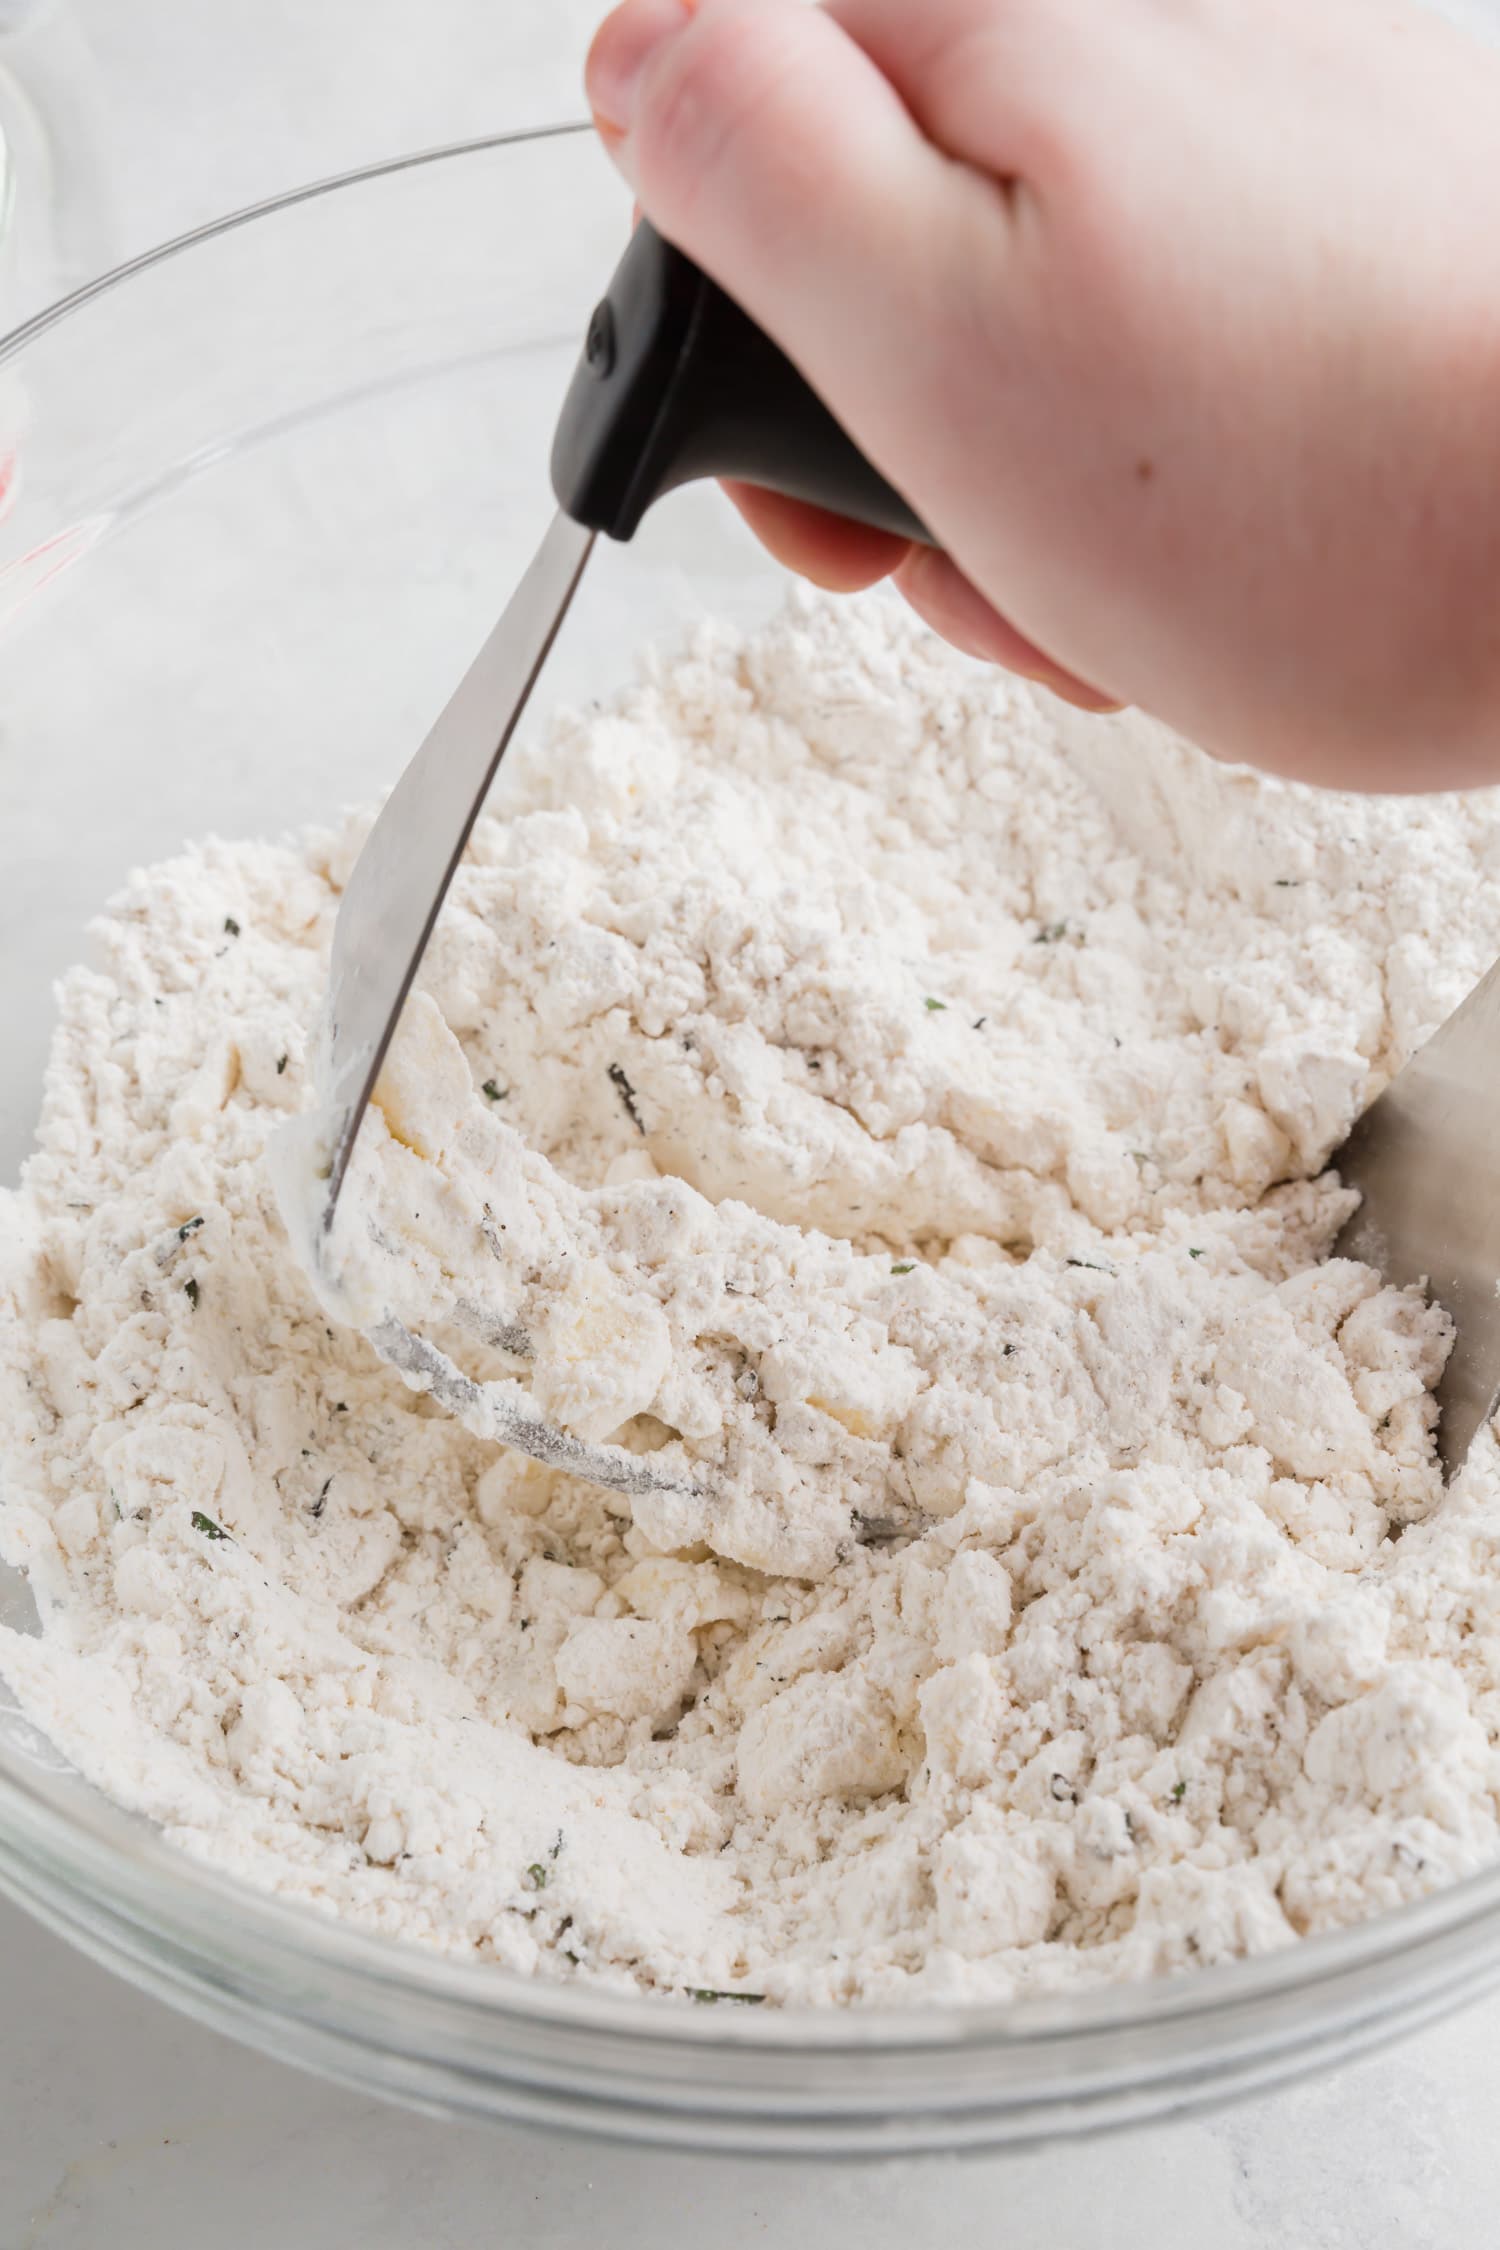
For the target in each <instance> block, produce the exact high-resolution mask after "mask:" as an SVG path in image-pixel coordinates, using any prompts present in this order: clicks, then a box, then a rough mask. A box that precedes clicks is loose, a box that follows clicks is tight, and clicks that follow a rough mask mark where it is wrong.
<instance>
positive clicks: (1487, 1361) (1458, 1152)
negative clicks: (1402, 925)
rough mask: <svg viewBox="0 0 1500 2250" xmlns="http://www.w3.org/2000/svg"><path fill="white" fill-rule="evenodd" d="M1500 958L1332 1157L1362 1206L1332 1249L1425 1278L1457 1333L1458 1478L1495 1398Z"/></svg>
mask: <svg viewBox="0 0 1500 2250" xmlns="http://www.w3.org/2000/svg"><path fill="white" fill-rule="evenodd" d="M1497 1156H1500V962H1497V963H1496V964H1495V966H1494V968H1492V969H1491V970H1490V971H1489V973H1488V975H1487V976H1485V977H1483V978H1482V979H1481V980H1480V982H1479V983H1478V984H1477V985H1475V987H1474V990H1473V991H1472V992H1471V993H1470V994H1469V997H1468V998H1467V1000H1465V1001H1463V1002H1462V1004H1461V1005H1460V1006H1459V1007H1457V1008H1455V1010H1454V1011H1453V1014H1452V1015H1451V1016H1449V1018H1448V1020H1447V1022H1446V1023H1444V1024H1441V1025H1440V1026H1439V1028H1438V1029H1437V1030H1436V1031H1435V1032H1434V1033H1433V1035H1432V1037H1431V1038H1430V1039H1429V1040H1428V1042H1427V1044H1426V1046H1425V1047H1423V1048H1422V1049H1421V1050H1420V1051H1419V1052H1418V1053H1417V1054H1415V1055H1413V1057H1412V1059H1411V1061H1410V1062H1409V1063H1408V1064H1407V1066H1406V1068H1405V1069H1404V1070H1402V1071H1399V1072H1398V1073H1397V1075H1396V1076H1395V1077H1394V1078H1393V1079H1392V1080H1391V1083H1390V1085H1389V1086H1387V1088H1386V1090H1385V1092H1384V1093H1383V1094H1381V1095H1380V1096H1379V1097H1378V1098H1377V1099H1376V1100H1375V1101H1373V1102H1372V1103H1371V1104H1370V1107H1369V1108H1368V1109H1367V1110H1366V1111H1365V1113H1364V1116H1363V1117H1362V1118H1360V1120H1359V1122H1358V1124H1357V1125H1356V1126H1355V1128H1354V1130H1353V1132H1352V1133H1351V1134H1350V1135H1349V1138H1348V1140H1347V1141H1346V1142H1345V1143H1344V1145H1343V1147H1342V1148H1341V1149H1339V1150H1338V1151H1337V1152H1336V1153H1335V1155H1334V1156H1333V1157H1331V1158H1330V1160H1329V1161H1330V1162H1331V1163H1332V1164H1334V1165H1336V1166H1337V1168H1338V1170H1339V1172H1340V1173H1341V1175H1342V1176H1343V1178H1344V1179H1345V1180H1346V1181H1347V1182H1348V1184H1349V1185H1350V1186H1351V1187H1357V1188H1358V1189H1359V1191H1360V1193H1361V1195H1362V1196H1363V1198H1364V1200H1363V1202H1362V1203H1361V1205H1360V1207H1359V1209H1358V1210H1357V1211H1356V1212H1355V1214H1354V1216H1353V1218H1352V1219H1350V1220H1349V1222H1348V1224H1347V1225H1346V1226H1345V1227H1344V1228H1343V1230H1342V1231H1341V1233H1340V1235H1339V1238H1338V1241H1337V1243H1336V1244H1335V1246H1334V1247H1335V1249H1336V1250H1337V1252H1338V1254H1339V1255H1340V1256H1341V1257H1347V1258H1360V1259H1362V1260H1364V1262H1365V1263H1366V1264H1368V1265H1372V1266H1374V1267H1375V1268H1376V1270H1377V1271H1378V1272H1380V1273H1382V1274H1384V1275H1385V1277H1386V1279H1387V1280H1388V1281H1394V1282H1400V1283H1409V1282H1414V1281H1425V1282H1426V1284H1427V1286H1428V1289H1429V1291H1430V1293H1431V1294H1432V1295H1433V1296H1434V1297H1435V1298H1436V1299H1437V1301H1438V1303H1439V1304H1440V1305H1441V1306H1442V1307H1443V1309H1444V1311H1445V1312H1447V1313H1449V1314H1450V1315H1451V1316H1452V1318H1453V1321H1454V1323H1455V1324H1456V1326H1457V1329H1458V1334H1457V1336H1456V1337H1455V1339H1454V1344H1453V1350H1452V1352H1451V1353H1450V1354H1449V1358H1448V1364H1447V1367H1446V1368H1445V1369H1444V1371H1443V1379H1442V1382H1441V1383H1440V1384H1439V1385H1438V1391H1437V1399H1438V1405H1439V1408H1440V1409H1441V1413H1442V1420H1441V1422H1440V1423H1439V1424H1438V1452H1439V1454H1440V1455H1441V1458H1442V1462H1443V1467H1444V1469H1445V1470H1446V1471H1447V1472H1448V1473H1449V1474H1450V1475H1452V1474H1453V1473H1455V1472H1456V1471H1457V1470H1458V1469H1460V1468H1461V1467H1462V1466H1463V1461H1464V1456H1465V1455H1466V1454H1467V1452H1468V1450H1469V1444H1470V1441H1471V1440H1472V1438H1473V1437H1474V1435H1475V1433H1476V1431H1478V1430H1479V1429H1480V1428H1481V1427H1482V1425H1483V1424H1484V1423H1485V1422H1486V1421H1487V1420H1488V1419H1489V1416H1490V1414H1491V1413H1492V1412H1493V1410H1494V1406H1495V1399H1496V1394H1497V1392H1500V1291H1497V1284H1500V1163H1497V1161H1496V1159H1497Z"/></svg>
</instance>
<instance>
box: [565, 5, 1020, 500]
mask: <svg viewBox="0 0 1500 2250" xmlns="http://www.w3.org/2000/svg"><path fill="white" fill-rule="evenodd" d="M588 91H589V97H590V100H591V102H592V104H593V107H594V110H595V113H596V116H597V118H598V122H599V125H600V128H601V131H602V132H603V134H604V137H605V140H606V142H607V144H608V145H609V147H610V149H611V152H612V153H613V155H614V156H615V158H616V161H617V162H618V163H619V164H620V166H621V168H622V169H623V170H624V172H625V173H626V175H627V177H628V178H629V179H630V181H631V182H632V184H633V185H634V187H635V189H636V192H637V194H638V195H639V197H640V200H641V203H642V205H643V206H644V208H645V210H646V211H647V213H648V214H649V216H650V217H651V219H652V220H653V221H654V223H655V224H656V226H657V227H658V228H659V229H660V230H661V232H662V233H663V234H665V235H666V236H667V237H668V238H669V239H670V240H671V241H673V242H674V243H676V244H677V245H678V247H679V248H681V249H682V250H684V251H686V252H687V254H688V256H689V257H691V258H694V259H696V261H697V262H698V263H699V264H700V265H701V266H703V267H704V269H705V270H706V271H707V272H708V273H710V274H711V275H712V276H713V278H714V279H715V280H716V281H718V282H719V283H720V284H721V285H722V286H723V287H724V288H725V289H727V290H728V291H729V293H730V294H731V295H732V296H733V297H734V298H735V299H736V300H737V301H738V302H739V303H740V304H741V305H742V306H743V307H744V309H745V310H746V312H748V313H749V314H750V316H751V318H752V319H753V320H756V321H757V322H759V324H760V326H761V327H762V328H764V329H765V330H766V332H767V333H768V334H769V335H770V336H772V337H773V338H774V339H775V341H776V342H777V343H778V344H779V345H780V346H781V348H782V350H783V351H785V352H786V353H787V354H788V356H789V357H790V358H791V359H792V360H793V361H794V362H795V363H796V364H797V366H798V367H799V368H800V369H801V371H802V373H803V374H804V375H805V376H806V377H807V379H808V381H809V382H810V383H811V384H812V386H813V388H814V389H815V390H816V391H818V392H819V393H820V394H821V395H822V396H823V397H824V398H825V399H827V400H828V402H829V404H830V405H831V406H832V407H833V408H834V410H835V412H836V413H837V414H838V416H839V418H840V420H841V421H842V422H844V424H845V426H846V427H847V428H848V430H849V431H850V433H851V435H852V436H853V437H854V438H855V440H856V442H857V443H859V444H860V445H861V446H862V447H863V448H864V450H865V451H866V452H867V453H868V454H869V456H870V458H871V459H872V460H873V461H874V462H875V464H876V466H877V467H879V468H880V469H882V470H883V471H884V472H885V474H887V475H888V476H890V477H892V479H893V481H894V482H896V483H897V484H898V486H900V487H901V489H903V490H905V491H907V492H908V493H909V495H910V496H911V498H912V499H913V500H914V501H915V502H916V503H917V505H919V506H925V507H926V508H928V509H929V510H930V511H933V512H935V513H936V516H937V523H936V525H935V528H940V527H941V522H942V509H941V506H940V505H938V506H937V507H936V508H935V509H934V503H935V502H937V503H940V501H941V497H942V495H941V491H940V490H936V491H935V490H934V488H933V484H932V481H931V479H930V478H929V477H928V476H927V475H926V474H924V473H923V472H924V467H925V464H924V462H923V460H922V457H921V456H922V454H923V453H924V452H925V451H926V450H927V442H928V441H926V440H924V437H923V434H922V433H923V430H924V425H930V424H931V423H932V422H933V420H934V413H933V405H934V401H935V400H942V401H944V402H945V403H946V404H947V405H948V406H950V407H951V406H953V405H954V404H956V403H957V402H956V401H955V400H954V391H955V383H956V382H958V383H960V384H961V383H962V382H963V380H964V377H963V373H962V370H961V369H959V370H956V369H955V365H954V361H955V356H958V357H959V358H961V357H962V355H961V354H960V355H955V353H954V350H953V339H954V334H955V322H956V321H957V322H958V323H959V333H962V332H963V331H964V329H965V328H967V327H969V326H971V324H972V313H970V315H969V316H968V319H967V320H965V318H964V316H963V312H962V306H963V305H964V303H968V304H969V305H970V306H972V303H973V301H974V297H975V292H976V289H977V290H979V291H981V292H984V293H986V294H988V293H989V292H990V291H991V288H992V281H991V272H992V271H993V269H995V268H997V267H998V266H999V264H1000V261H1001V260H1002V258H1003V252H1004V250H1005V247H1006V228H1007V223H1008V222H1007V218H1006V206H1005V199H1004V197H1003V195H1002V194H1001V193H1000V191H999V190H998V189H997V188H996V186H995V183H994V182H993V181H989V180H986V179H984V178H982V177H981V176H980V175H979V174H977V173H973V172H970V171H968V170H966V169H965V168H964V167H962V166H960V165H957V164H954V163H952V162H951V161H950V160H949V159H948V158H947V157H945V156H944V155H942V154H941V153H940V151H939V150H938V149H936V148H935V147H933V145H932V144H931V143H930V142H929V141H927V140H926V139H925V138H924V137H923V135H922V133H921V132H920V130H919V129H918V127H917V125H916V123H915V121H914V119H913V118H912V116H911V114H910V112H909V111H908V110H907V109H906V107H905V106H904V104H903V103H902V101H901V99H900V97H899V95H898V94H897V93H896V92H895V90H894V88H893V87H892V86H891V84H890V83H889V81H888V80H887V79H886V78H885V77H884V76H883V75H882V73H881V72H880V70H879V69H878V68H877V67H876V65H875V64H874V63H873V62H872V61H871V60H870V58H869V56H868V55H866V54H865V53H864V51H863V50H862V49H861V48H860V47H859V46H858V45H857V44H856V43H855V41H854V40H853V39H852V38H851V37H850V36H849V35H848V33H846V32H845V31H844V30H843V29H842V27H841V26H840V25H839V24H838V23H837V22H836V21H835V20H834V18H833V17H832V16H830V15H829V14H827V13H826V12H825V11H824V10H823V9H822V8H819V7H808V6H806V5H805V4H804V0H699V4H698V5H696V6H694V5H692V4H691V0H626V4H625V5H624V6H623V7H620V8H617V9H616V10H615V13H614V14H613V15H612V16H610V17H609V18H608V19H607V20H606V22H605V23H604V24H603V26H602V27H601V29H600V31H599V33H598V35H597V37H596V39H595V41H594V45H593V49H592V52H591V54H590V56H589V65H588ZM976 259H978V260H980V261H982V265H983V267H984V268H985V269H989V270H985V271H982V272H979V273H976ZM996 278H998V276H997V277H996ZM975 403H976V404H977V403H978V401H977V400H976V401H975ZM936 419H937V420H938V421H939V422H941V421H942V420H943V419H944V417H943V416H942V415H939V416H937V417H936ZM936 437H937V432H936V431H934V432H933V440H934V441H935V439H936ZM914 449H915V450H914ZM932 449H933V454H934V462H935V460H936V453H937V447H936V444H935V442H934V443H933V448H932ZM929 520H931V514H930V515H929Z"/></svg>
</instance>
